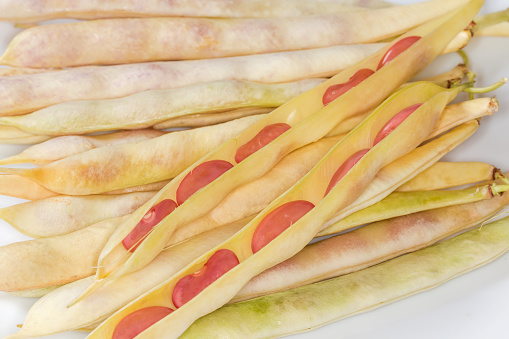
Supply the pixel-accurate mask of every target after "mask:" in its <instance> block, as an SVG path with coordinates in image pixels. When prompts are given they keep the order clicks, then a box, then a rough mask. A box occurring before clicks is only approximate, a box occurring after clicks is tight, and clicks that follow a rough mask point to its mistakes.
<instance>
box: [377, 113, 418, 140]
mask: <svg viewBox="0 0 509 339" xmlns="http://www.w3.org/2000/svg"><path fill="white" fill-rule="evenodd" d="M421 105H422V104H415V105H412V106H408V107H407V108H405V109H403V110H401V111H400V112H399V113H398V114H396V115H395V116H393V117H392V118H391V120H389V121H388V122H387V123H386V124H385V125H384V127H382V128H381V129H380V131H379V132H378V134H377V135H376V137H375V140H374V141H373V146H375V145H376V144H378V143H379V142H380V141H382V140H383V139H384V138H385V137H386V136H388V135H389V134H390V133H391V132H392V131H394V130H395V129H396V127H398V126H399V125H400V124H401V123H402V122H403V121H404V120H405V119H406V118H408V116H409V115H410V114H412V113H413V112H414V111H415V110H416V109H418V108H419V107H421Z"/></svg>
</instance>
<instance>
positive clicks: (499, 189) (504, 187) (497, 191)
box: [490, 184, 509, 195]
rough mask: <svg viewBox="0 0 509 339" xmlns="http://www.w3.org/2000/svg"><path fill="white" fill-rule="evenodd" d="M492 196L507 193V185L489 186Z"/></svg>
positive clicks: (508, 188)
mask: <svg viewBox="0 0 509 339" xmlns="http://www.w3.org/2000/svg"><path fill="white" fill-rule="evenodd" d="M490 189H491V192H492V193H493V195H500V194H501V193H504V192H507V191H509V185H497V184H493V185H491V186H490Z"/></svg>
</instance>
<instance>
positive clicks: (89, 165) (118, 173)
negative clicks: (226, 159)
mask: <svg viewBox="0 0 509 339" xmlns="http://www.w3.org/2000/svg"><path fill="white" fill-rule="evenodd" d="M261 118H262V117H261V116H250V117H245V118H242V119H238V120H234V121H230V122H227V123H224V124H221V125H215V126H207V127H202V128H197V129H192V130H184V131H178V132H174V133H168V134H165V135H162V136H160V137H156V138H153V139H149V140H146V141H141V142H138V143H132V144H123V145H122V144H121V145H113V146H108V147H101V148H97V149H92V150H90V151H87V152H83V153H80V154H76V155H73V156H70V157H67V158H64V159H61V160H57V161H55V162H52V163H50V164H47V165H43V166H40V167H36V168H25V169H22V168H5V167H2V168H0V173H9V174H18V175H21V176H24V177H26V178H29V179H31V180H33V181H35V182H37V183H38V184H40V185H42V186H43V187H45V188H47V189H49V190H51V191H53V192H57V193H60V194H67V195H87V194H98V193H104V192H108V191H113V190H119V189H124V188H128V187H133V186H139V185H145V184H150V183H153V182H158V181H162V180H167V179H171V178H173V177H175V176H176V175H178V174H179V173H180V172H182V171H183V170H184V169H186V168H187V167H188V166H190V165H191V164H193V162H195V161H196V159H199V158H200V157H203V156H204V155H205V154H207V153H208V152H210V151H211V150H213V149H214V148H216V147H217V146H219V145H221V143H223V142H225V141H226V140H229V139H230V138H232V137H233V136H235V135H237V134H238V133H239V132H241V131H242V130H244V129H245V128H247V127H248V126H250V125H251V124H252V123H254V122H255V121H258V120H260V119H261ZM184 149H185V150H186V151H185V152H183V151H182V150H184ZM147 168H150V171H148V170H147Z"/></svg>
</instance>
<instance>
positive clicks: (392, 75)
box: [97, 0, 480, 282]
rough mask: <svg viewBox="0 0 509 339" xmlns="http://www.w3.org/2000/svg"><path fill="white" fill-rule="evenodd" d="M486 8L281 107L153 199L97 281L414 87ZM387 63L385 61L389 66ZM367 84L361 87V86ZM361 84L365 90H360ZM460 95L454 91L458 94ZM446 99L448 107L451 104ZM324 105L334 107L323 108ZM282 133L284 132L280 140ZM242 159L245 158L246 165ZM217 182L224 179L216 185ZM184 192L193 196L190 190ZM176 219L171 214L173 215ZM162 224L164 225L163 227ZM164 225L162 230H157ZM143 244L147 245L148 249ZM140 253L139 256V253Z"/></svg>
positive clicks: (114, 241)
mask: <svg viewBox="0 0 509 339" xmlns="http://www.w3.org/2000/svg"><path fill="white" fill-rule="evenodd" d="M479 7H480V3H479V2H477V1H476V0H474V1H472V2H470V3H469V5H468V6H466V7H465V8H463V9H462V10H460V11H458V12H455V13H453V14H451V15H449V16H446V17H443V18H440V19H437V20H434V21H431V22H429V23H427V24H425V25H423V26H421V27H419V28H417V29H415V30H413V31H411V32H409V33H407V34H405V35H403V36H402V37H401V39H399V40H398V41H396V42H395V43H394V44H392V45H391V46H388V47H387V48H385V49H383V50H382V51H380V52H378V53H375V54H374V55H373V56H372V57H370V58H368V59H366V60H364V61H363V62H361V63H359V64H358V65H356V66H355V67H353V68H351V69H348V70H345V71H344V72H342V73H340V74H338V75H337V76H335V77H333V78H332V79H331V80H329V81H327V82H325V83H323V84H321V85H319V86H317V87H315V88H314V89H313V90H311V91H309V92H306V93H304V94H303V95H301V96H299V97H297V98H296V99H294V100H292V101H290V102H288V103H287V104H285V105H283V106H281V108H279V109H276V110H275V111H273V112H272V113H271V114H269V115H268V116H266V117H264V118H263V119H262V120H260V121H258V122H257V123H255V124H253V125H252V126H251V127H249V128H248V129H247V130H245V131H244V132H243V133H242V134H240V135H239V136H238V137H236V138H234V139H232V140H230V141H229V142H226V143H225V144H223V145H222V146H220V147H219V148H218V149H216V151H214V152H212V153H210V154H209V155H207V156H206V157H204V158H203V159H202V160H201V161H200V162H198V163H196V164H195V165H193V166H191V168H190V169H188V170H186V171H184V172H183V173H182V174H181V175H179V176H178V177H177V178H176V179H175V180H173V181H172V182H171V183H170V184H169V185H168V186H167V187H166V188H164V189H163V190H161V191H160V192H159V194H158V195H156V196H155V197H154V198H153V199H152V200H151V204H152V205H151V206H152V207H150V208H149V209H140V210H138V211H136V212H135V213H133V214H132V217H131V218H129V220H128V221H127V222H126V223H125V224H124V225H123V226H122V227H121V228H119V230H118V231H117V232H116V233H115V234H114V235H113V236H112V238H111V239H110V241H109V242H108V244H107V245H106V246H105V248H104V251H103V253H102V254H101V258H100V261H99V265H98V266H99V269H98V273H97V278H98V279H101V281H102V282H105V281H106V279H104V278H106V277H115V276H121V275H123V274H125V273H127V272H131V271H134V270H136V269H139V268H141V267H143V266H144V265H145V264H146V263H147V262H149V261H150V260H152V259H153V258H154V257H155V256H156V255H157V253H159V252H160V251H161V250H162V248H163V247H164V245H165V244H166V243H167V242H168V240H169V239H170V238H171V235H172V233H173V231H174V230H175V229H176V228H178V227H180V226H181V225H184V224H186V223H188V222H190V221H191V220H193V219H195V218H197V217H199V216H201V215H203V214H205V213H206V212H208V211H209V210H211V209H212V208H213V207H215V206H216V205H217V204H218V203H219V202H220V201H221V200H222V199H223V198H224V197H225V196H226V194H227V193H229V192H230V191H231V190H232V189H233V188H235V187H236V186H238V185H240V184H242V183H244V182H248V181H249V180H252V179H253V178H256V177H258V176H260V175H262V174H263V173H265V172H266V171H267V170H269V169H270V168H271V167H272V166H273V164H274V163H275V162H277V161H278V160H279V159H280V158H281V157H282V156H283V155H284V154H286V153H288V152H290V151H291V150H292V149H295V148H298V147H301V146H303V145H304V144H307V143H309V142H312V141H314V140H317V139H319V138H321V137H323V136H324V135H325V134H327V133H328V132H329V131H330V128H331V127H332V126H334V125H336V124H338V123H340V122H341V121H342V120H344V119H345V118H347V117H349V116H354V115H356V114H359V113H361V112H365V111H366V110H368V109H370V108H371V107H370V106H373V105H376V104H377V103H378V102H380V101H381V100H382V99H383V98H385V96H386V95H388V94H389V92H390V91H392V90H394V89H395V88H397V87H398V86H400V85H401V84H402V83H404V82H405V81H407V80H408V79H409V78H410V77H411V76H413V75H414V73H416V72H417V71H419V70H420V69H422V68H423V67H424V66H425V65H426V64H427V63H429V62H430V61H431V60H432V59H433V58H434V57H435V56H436V55H438V54H439V53H440V51H441V50H442V49H443V47H444V46H445V45H446V44H447V43H448V41H449V40H450V39H452V37H454V35H455V34H456V33H457V31H459V30H461V29H462V28H463V27H464V26H465V25H466V24H467V23H468V22H469V20H471V18H472V17H473V16H474V15H475V13H476V12H477V11H478V9H479ZM453 19H454V20H453ZM437 28H440V29H437ZM414 36H422V38H420V39H418V40H417V41H415V42H414V43H413V44H412V45H411V46H410V47H408V49H407V50H403V51H402V49H401V43H400V41H402V40H404V39H406V38H408V37H414ZM387 54H390V55H391V57H390V58H394V60H397V62H390V61H389V60H387ZM381 60H384V61H383V62H381ZM373 68H375V69H378V70H377V71H376V72H374V71H371V72H374V73H375V74H373V75H372V76H369V75H368V77H367V78H364V77H365V73H366V74H369V72H367V71H366V70H369V69H371V70H372V69H373ZM362 79H365V80H362ZM359 81H360V84H358V83H359ZM356 84H358V85H357V86H356ZM338 86H339V87H340V88H338ZM352 86H353V88H352ZM342 91H343V92H344V91H346V93H344V94H343V95H341V96H339V98H337V97H336V96H337V95H340V93H341V92H342ZM452 92H454V90H453V91H451V92H450V93H452ZM444 96H445V97H448V94H444ZM444 100H445V102H444V105H445V103H446V102H447V100H446V99H444ZM324 102H325V104H326V107H324V108H322V109H320V108H321V107H323V105H324ZM317 110H319V111H318V112H317V114H313V115H311V116H310V114H312V113H313V112H315V111H317ZM290 113H291V114H290ZM338 113H340V114H338ZM307 116H310V117H309V118H308V119H305V121H303V122H302V123H298V122H299V121H301V120H303V119H304V118H305V117H307ZM281 123H284V124H287V126H289V127H291V128H290V130H287V131H286V132H284V131H282V130H279V134H280V136H279V137H277V138H275V139H273V141H272V142H270V141H271V140H272V138H274V137H271V138H269V139H265V140H267V141H265V142H264V143H263V142H262V143H261V144H260V141H259V139H260V138H261V136H260V132H261V131H262V129H264V128H267V127H269V126H270V127H271V128H272V127H274V126H277V128H279V127H280V126H281V125H279V124H281ZM282 132H283V133H282ZM281 133H282V134H281ZM264 134H266V130H265V131H264V132H263V133H262V135H264ZM277 135H278V134H277V133H276V135H275V136H277ZM267 143H269V145H268V146H267V147H263V148H260V147H262V146H265V145H267ZM257 144H258V145H257ZM245 145H249V147H252V148H251V150H249V149H247V151H246V153H243V152H244V151H242V152H240V154H241V155H242V154H246V155H247V157H245V158H244V156H241V157H240V158H239V157H238V155H239V150H240V149H241V148H242V147H244V146H245ZM239 146H240V147H239ZM258 148H259V149H258ZM253 151H254V152H255V153H253ZM239 160H241V161H240V163H239V162H238V161H239ZM217 162H219V163H221V164H224V162H228V163H229V164H230V165H231V166H232V168H229V169H228V168H227V167H223V168H226V169H227V170H226V171H225V172H223V173H219V175H218V174H215V175H214V176H213V177H209V178H208V182H206V183H208V185H206V186H203V185H202V186H195V187H197V188H195V189H194V192H196V191H197V189H199V188H201V189H200V190H199V191H197V192H196V193H195V194H194V195H192V196H191V197H190V198H189V199H188V200H187V197H188V193H186V195H184V197H185V198H186V200H187V201H186V203H187V204H186V203H184V204H181V205H180V204H179V200H180V199H179V198H178V197H177V190H178V189H179V187H180V185H181V183H182V181H183V180H184V179H185V178H186V177H187V175H188V174H190V173H192V172H191V170H194V169H195V168H198V167H199V166H210V165H212V164H213V166H214V167H215V166H216V164H217ZM233 163H236V165H233ZM204 164H205V165H204ZM202 168H203V167H202ZM193 172H194V171H193ZM216 173H218V172H216ZM221 174H222V175H221ZM217 177H220V179H219V180H213V179H216V178H217ZM191 178H192V176H191ZM193 180H194V179H193ZM184 191H186V192H189V190H188V189H186V190H184ZM191 192H192V190H191ZM194 192H192V193H194ZM173 199H176V200H173ZM165 200H167V202H170V201H173V203H174V206H175V207H176V206H177V205H178V208H176V209H175V210H174V211H173V212H171V211H172V209H170V210H168V211H167V212H166V213H165V214H161V215H160V216H159V218H161V219H158V220H155V221H154V222H151V223H148V224H147V223H145V222H142V223H140V220H141V219H142V218H143V217H144V216H148V215H153V214H154V213H153V212H152V211H151V209H152V208H154V211H155V207H156V205H157V204H159V203H162V202H163V201H165ZM197 211H198V212H197ZM147 212H150V213H147ZM168 213H170V214H169V215H168ZM161 220H164V221H163V222H162V223H160V221H161ZM157 224H159V226H158V227H155V226H156V225H157ZM137 225H140V226H139V227H140V228H138V229H137V231H136V232H135V233H136V236H135V237H134V238H131V239H134V240H135V241H134V242H132V241H131V240H130V241H126V242H127V246H125V245H126V244H125V242H124V240H126V239H127V238H126V237H127V236H128V235H130V233H131V232H133V230H134V227H137ZM139 230H141V231H139ZM140 240H142V241H141V243H140ZM123 242H124V244H123ZM134 246H136V247H134ZM132 249H133V250H134V251H133V252H132V253H131V251H130V250H132Z"/></svg>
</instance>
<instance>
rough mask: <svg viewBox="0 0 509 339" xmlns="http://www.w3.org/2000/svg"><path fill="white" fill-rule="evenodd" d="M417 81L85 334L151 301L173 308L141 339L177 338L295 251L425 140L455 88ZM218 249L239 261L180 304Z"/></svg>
mask: <svg viewBox="0 0 509 339" xmlns="http://www.w3.org/2000/svg"><path fill="white" fill-rule="evenodd" d="M419 85H422V84H419ZM419 85H416V86H409V87H407V88H405V89H403V90H401V91H399V92H398V93H396V94H395V95H393V96H392V97H391V98H389V99H388V100H387V101H386V102H384V104H382V105H381V106H379V107H378V108H377V109H376V110H375V111H374V112H373V114H372V115H370V117H368V118H367V119H366V120H365V121H364V122H363V123H362V124H360V125H359V126H358V127H357V128H356V129H354V130H353V131H352V132H351V133H350V134H348V135H347V136H346V137H345V138H344V139H342V141H340V142H339V143H338V144H337V145H336V146H335V147H334V148H333V149H332V150H331V151H330V152H329V153H328V155H327V156H326V157H325V158H323V159H322V160H321V161H320V162H319V163H318V164H317V166H315V167H314V168H313V169H312V170H311V171H310V172H309V173H308V174H307V175H306V176H305V177H304V178H303V179H301V180H300V181H299V182H298V183H297V184H296V185H295V186H293V187H292V188H291V189H290V190H288V191H287V192H286V193H285V194H283V195H282V196H280V197H279V198H277V199H276V200H274V202H272V203H271V204H270V205H269V206H268V207H267V208H266V209H264V210H263V211H262V212H261V213H260V214H258V215H257V216H256V217H255V218H254V219H253V220H252V221H251V222H250V223H249V224H248V225H246V227H244V228H243V229H242V230H241V231H239V232H238V233H236V234H235V235H234V236H233V237H232V238H230V239H228V240H227V241H225V242H224V243H222V244H220V245H219V246H217V247H216V248H214V249H213V250H212V251H209V252H207V253H205V254H204V255H202V256H201V257H200V258H198V259H197V260H195V261H194V262H193V263H191V264H190V265H189V266H187V267H186V268H185V269H183V270H181V271H180V272H179V273H177V274H176V275H175V276H174V277H172V278H171V279H169V280H167V281H166V282H165V283H164V284H161V285H159V286H158V287H157V288H155V289H153V290H152V291H151V292H149V293H147V294H145V295H144V296H142V297H140V298H138V299H137V300H136V301H134V302H133V303H131V304H129V305H128V306H126V307H124V308H123V309H122V310H121V311H119V312H117V313H116V314H115V315H113V316H112V317H110V318H109V319H108V320H107V321H106V322H104V323H103V324H102V325H100V326H99V327H98V328H97V329H96V330H95V331H94V332H92V334H91V335H90V338H94V337H101V338H104V337H106V338H109V337H110V336H112V334H113V332H114V331H115V330H116V328H117V325H118V324H119V323H120V322H121V321H122V320H123V319H124V318H125V317H126V316H128V315H130V314H132V313H133V312H135V311H137V310H140V309H144V308H146V307H149V306H153V305H161V306H165V307H169V308H171V309H174V310H175V311H174V312H173V313H171V314H170V315H168V316H166V317H165V318H164V319H162V320H160V321H159V322H157V323H156V324H154V325H152V326H150V327H149V328H148V329H146V330H145V331H143V332H142V334H140V338H142V337H146V338H156V337H177V336H179V335H180V334H181V333H182V332H183V331H184V330H185V329H186V328H187V327H188V326H189V325H190V324H191V323H192V322H193V321H194V320H195V319H197V318H198V317H200V316H202V315H205V314H207V313H209V312H210V311H212V310H214V309H215V308H218V307H220V306H221V305H223V304H224V303H226V302H227V301H228V300H230V299H231V298H232V297H233V296H234V295H235V293H236V292H237V291H238V290H239V289H240V288H241V287H242V286H243V285H244V284H245V283H246V282H247V281H248V280H249V279H250V278H252V277H253V276H254V275H256V274H258V273H260V272H261V271H263V270H264V269H266V268H268V267H271V266H273V265H275V264H277V263H278V262H281V261H283V260H285V259H287V258H289V257H291V256H292V255H294V254H295V253H297V252H298V251H299V250H301V249H302V248H303V247H304V246H305V245H306V244H307V243H308V242H309V241H310V240H311V239H312V238H313V237H314V235H315V234H316V233H317V232H318V231H319V230H320V228H321V227H322V225H323V223H324V222H325V221H327V220H328V219H330V217H332V215H334V213H336V212H338V211H341V210H343V209H344V208H346V207H347V206H348V205H349V204H351V203H352V202H354V201H355V199H356V198H357V197H359V196H360V194H361V193H362V191H364V189H365V188H366V187H367V186H368V185H369V182H370V181H371V180H372V178H373V177H374V176H375V175H376V173H377V172H378V171H379V170H380V169H381V168H382V167H384V166H385V165H387V164H389V163H390V162H392V161H394V160H395V159H397V158H399V157H400V156H402V155H404V154H406V153H408V152H410V151H411V150H412V149H414V148H415V147H417V146H418V145H419V144H420V143H421V142H422V141H423V140H425V139H426V137H427V136H428V135H429V134H430V133H431V131H432V130H433V127H434V125H435V123H436V121H437V120H438V117H439V116H440V114H441V112H442V110H443V108H444V107H445V105H446V104H447V102H448V101H450V100H451V99H452V98H453V97H454V96H455V94H456V91H446V90H443V91H442V92H440V91H438V93H437V92H436V91H433V89H434V87H433V88H432V89H430V88H426V86H419ZM423 87H424V88H423ZM423 92H424V93H423ZM430 97H431V98H430ZM422 102H423V103H422ZM409 103H410V105H412V104H415V103H422V105H421V106H420V107H419V108H418V109H416V110H415V111H414V112H413V113H412V114H411V115H410V116H408V117H407V118H406V119H405V120H404V121H403V122H402V123H401V124H400V125H399V126H398V127H397V128H396V129H394V130H393V131H392V132H391V133H390V134H389V135H388V136H386V137H385V138H384V139H383V140H381V141H380V142H379V143H377V144H376V145H375V146H373V142H374V140H375V136H376V135H377V134H378V131H379V130H380V129H381V128H382V127H383V126H384V125H385V124H386V123H387V122H388V121H389V120H390V119H391V118H392V117H393V116H394V115H395V114H396V113H398V112H400V111H401V110H402V109H404V108H406V107H408V106H409ZM416 126H418V127H417V128H416ZM400 140H405V143H401V142H399V141H400ZM364 149H370V151H368V152H367V153H365V155H364V156H363V157H362V158H361V159H360V160H359V161H358V162H357V163H356V164H354V166H353V167H352V168H351V169H350V170H349V171H348V172H347V173H346V174H345V175H344V177H343V178H341V179H340V180H339V181H338V182H335V185H334V186H333V188H332V189H330V187H331V180H332V182H334V177H335V173H336V171H337V170H338V167H340V166H341V164H343V163H344V162H345V161H346V160H347V159H349V157H350V156H351V155H352V154H355V153H356V152H358V151H359V150H364ZM301 202H306V203H307V204H310V206H311V208H310V209H307V208H308V207H307V206H306V210H305V212H304V215H303V216H302V214H300V215H299V216H300V218H297V219H296V220H295V218H293V216H292V217H291V218H293V219H291V221H292V222H291V223H290V224H289V225H286V227H288V226H289V227H288V228H286V229H285V230H281V231H280V232H282V233H280V234H277V235H275V237H274V238H273V239H267V240H266V239H264V238H263V236H262V238H261V240H260V238H259V237H258V234H260V233H257V231H258V229H259V228H260V227H262V226H265V225H266V223H267V222H270V221H269V220H272V218H274V216H276V219H277V213H278V211H279V210H281V209H285V210H286V207H287V206H294V205H295V203H299V204H300V203H301ZM288 213H291V212H288ZM300 213H302V212H300ZM274 222H276V221H274ZM286 222H287V221H284V223H286ZM273 227H275V226H273ZM154 233H156V232H154ZM154 233H152V234H154ZM148 239H149V238H148ZM220 251H231V252H232V253H234V255H235V256H236V258H238V261H239V263H238V264H237V265H235V266H234V267H232V268H230V269H229V270H228V271H227V272H224V274H223V275H222V276H220V278H218V279H217V280H215V281H214V282H212V283H211V284H210V285H209V286H208V287H206V288H205V289H203V290H201V291H200V292H198V294H197V295H194V296H193V297H192V298H191V299H189V300H186V299H184V302H183V304H181V301H180V299H179V298H178V295H179V294H178V293H179V291H180V289H181V288H182V287H181V285H180V282H181V281H183V280H184V279H186V278H187V277H188V276H190V275H193V273H194V272H197V271H199V270H200V269H205V268H204V267H205V266H204V265H206V263H208V262H209V261H210V260H211V258H212V256H213V255H216V253H220ZM184 293H185V287H184ZM170 297H171V299H170Z"/></svg>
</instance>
